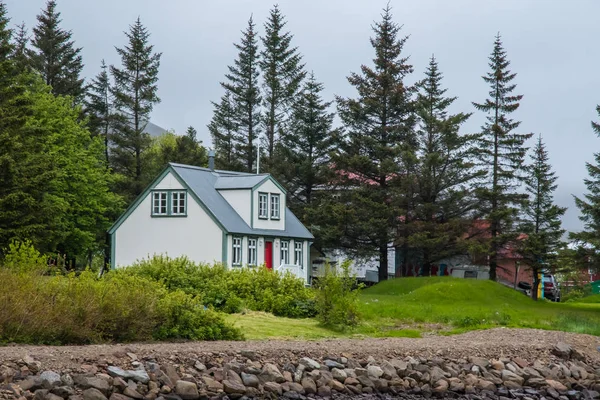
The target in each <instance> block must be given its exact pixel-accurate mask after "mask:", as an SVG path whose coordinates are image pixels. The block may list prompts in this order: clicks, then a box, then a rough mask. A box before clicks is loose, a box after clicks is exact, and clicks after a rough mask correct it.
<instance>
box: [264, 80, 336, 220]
mask: <svg viewBox="0 0 600 400" xmlns="http://www.w3.org/2000/svg"><path fill="white" fill-rule="evenodd" d="M322 91H323V84H321V83H319V82H317V80H316V79H315V77H314V74H311V75H310V76H309V78H308V80H307V81H306V82H305V84H304V87H303V88H302V91H301V92H300V93H299V94H298V99H297V101H296V102H295V103H294V105H293V106H292V112H291V117H290V123H289V129H288V130H286V131H285V133H284V134H283V135H282V136H281V143H280V144H281V146H279V147H280V151H279V152H281V158H282V159H281V160H278V161H280V162H278V163H277V167H275V168H274V170H273V172H276V173H277V175H278V176H279V177H280V179H281V180H282V182H283V183H284V185H285V187H286V188H287V189H288V195H289V204H290V207H291V208H292V210H293V211H294V212H295V213H296V215H298V216H299V217H300V220H302V221H303V222H304V223H306V224H308V223H309V218H307V215H306V212H305V211H306V209H308V208H311V207H312V206H315V195H316V193H315V191H316V189H318V188H319V187H323V186H324V185H327V184H329V183H330V181H331V178H332V177H331V166H330V165H329V164H330V157H331V153H332V152H333V151H334V150H335V149H336V145H337V136H338V135H337V133H336V132H335V131H334V130H333V128H332V125H333V118H334V114H333V113H331V112H329V108H330V106H331V102H325V101H324V100H323V98H322V97H321V92H322ZM277 158H279V157H277Z"/></svg>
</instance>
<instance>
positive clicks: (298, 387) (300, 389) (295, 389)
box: [288, 382, 305, 394]
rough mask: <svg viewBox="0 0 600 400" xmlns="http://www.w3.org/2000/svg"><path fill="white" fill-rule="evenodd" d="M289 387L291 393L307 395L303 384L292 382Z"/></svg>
mask: <svg viewBox="0 0 600 400" xmlns="http://www.w3.org/2000/svg"><path fill="white" fill-rule="evenodd" d="M288 386H289V391H291V392H295V393H298V394H304V393H305V391H304V387H303V386H302V385H301V384H299V383H296V382H290V383H288Z"/></svg>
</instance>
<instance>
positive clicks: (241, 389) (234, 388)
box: [223, 379, 246, 394]
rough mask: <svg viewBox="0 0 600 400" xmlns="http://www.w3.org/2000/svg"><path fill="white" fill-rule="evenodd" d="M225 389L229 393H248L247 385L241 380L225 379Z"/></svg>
mask: <svg viewBox="0 0 600 400" xmlns="http://www.w3.org/2000/svg"><path fill="white" fill-rule="evenodd" d="M223 391H224V392H225V393H227V394H244V393H246V386H244V385H243V384H242V383H240V382H236V381H234V380H231V379H225V380H224V381H223Z"/></svg>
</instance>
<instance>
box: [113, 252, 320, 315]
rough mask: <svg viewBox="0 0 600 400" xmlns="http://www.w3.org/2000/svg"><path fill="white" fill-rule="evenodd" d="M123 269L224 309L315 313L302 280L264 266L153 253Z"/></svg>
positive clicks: (229, 310)
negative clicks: (228, 266) (197, 260)
mask: <svg viewBox="0 0 600 400" xmlns="http://www.w3.org/2000/svg"><path fill="white" fill-rule="evenodd" d="M123 271H125V272H126V273H127V274H131V275H136V276H141V277H145V278H149V279H151V280H154V281H157V282H161V283H163V284H164V285H165V286H166V287H167V288H168V289H169V290H182V291H183V292H185V293H187V294H190V295H193V296H196V297H198V298H199V299H201V301H202V302H203V304H204V305H205V306H210V307H214V308H215V309H217V310H220V311H223V312H227V313H237V312H241V311H243V309H245V308H248V309H250V310H253V311H266V312H270V313H273V314H275V315H278V316H285V317H290V318H305V317H311V316H314V315H315V310H314V307H313V306H312V305H313V302H312V298H313V294H312V291H311V290H310V289H309V288H306V287H305V285H304V281H302V280H301V279H298V278H297V277H295V276H293V275H291V274H289V273H285V274H281V273H277V272H273V271H271V270H268V269H267V268H264V267H257V268H240V269H233V270H227V269H226V268H225V267H224V266H223V265H221V264H215V265H212V266H211V265H207V264H196V263H194V262H192V261H190V260H189V259H187V258H186V257H178V258H169V257H167V256H155V257H153V258H150V259H146V260H142V261H139V262H137V263H136V264H134V265H132V266H131V267H128V268H125V269H123Z"/></svg>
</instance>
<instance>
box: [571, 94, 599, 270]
mask: <svg viewBox="0 0 600 400" xmlns="http://www.w3.org/2000/svg"><path fill="white" fill-rule="evenodd" d="M596 112H597V113H598V115H599V116H600V105H598V106H597V107H596ZM592 129H593V130H594V133H595V134H596V135H597V136H600V123H598V122H593V121H592ZM594 160H595V163H593V164H592V163H589V162H588V163H586V168H587V171H588V174H589V177H588V178H586V179H584V183H585V186H586V187H587V193H586V194H584V196H583V197H575V205H576V206H577V208H579V211H580V213H581V215H580V216H579V219H580V220H581V221H582V222H583V224H584V229H583V231H581V232H573V233H571V234H570V235H569V236H570V238H571V239H572V240H573V241H574V242H575V243H576V244H577V252H576V255H575V256H576V259H577V260H579V261H580V264H581V265H585V266H586V268H591V269H593V270H596V271H600V152H598V153H594Z"/></svg>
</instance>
